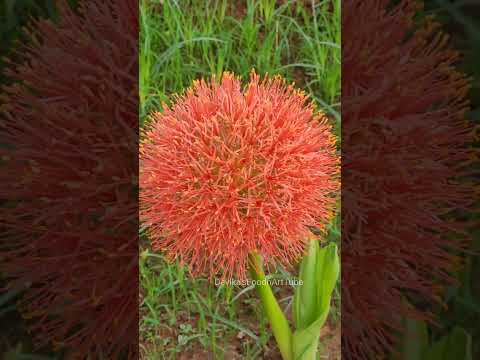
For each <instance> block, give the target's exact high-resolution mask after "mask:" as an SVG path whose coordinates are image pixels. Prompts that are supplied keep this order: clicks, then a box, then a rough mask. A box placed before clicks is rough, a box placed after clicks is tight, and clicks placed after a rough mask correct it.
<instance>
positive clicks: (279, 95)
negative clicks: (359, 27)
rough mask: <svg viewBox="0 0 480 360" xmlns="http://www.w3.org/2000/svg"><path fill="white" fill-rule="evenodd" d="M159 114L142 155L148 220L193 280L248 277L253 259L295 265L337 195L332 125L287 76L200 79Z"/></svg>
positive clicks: (155, 240) (162, 246) (143, 213)
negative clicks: (254, 256)
mask: <svg viewBox="0 0 480 360" xmlns="http://www.w3.org/2000/svg"><path fill="white" fill-rule="evenodd" d="M163 110H164V111H163V112H157V113H154V114H153V116H152V117H151V123H150V125H149V126H148V129H147V130H146V132H145V133H144V134H143V139H142V140H141V149H140V218H141V221H143V222H144V223H145V225H147V227H148V229H149V230H148V232H149V235H150V238H151V241H152V244H153V248H154V249H156V250H163V251H164V252H165V254H166V256H167V257H168V258H170V259H173V258H177V259H179V260H180V262H181V263H186V264H188V265H189V267H190V269H191V270H192V272H193V273H194V274H197V273H207V274H210V275H211V276H213V275H218V274H221V275H222V276H223V277H224V278H231V277H233V276H236V277H238V278H245V276H246V266H247V257H248V254H249V253H252V252H256V253H258V254H261V255H262V256H263V257H264V259H265V261H266V263H268V264H272V263H274V262H275V261H278V262H279V263H282V264H289V263H291V262H292V261H293V260H295V259H297V258H298V257H299V256H300V255H302V253H303V252H304V247H305V242H306V241H307V235H308V232H309V229H308V226H317V227H319V228H323V227H324V226H325V223H326V222H327V221H328V220H329V219H330V217H331V215H332V212H333V206H334V203H335V197H334V196H333V193H334V192H335V191H336V190H337V189H338V187H339V180H338V176H337V175H338V163H339V160H338V157H337V155H336V149H335V138H334V136H333V135H332V133H331V127H330V125H328V121H327V118H326V117H325V116H324V115H323V114H322V113H318V112H316V111H315V108H314V105H313V103H311V102H309V101H308V98H307V96H305V95H304V94H303V93H302V92H300V91H298V90H296V89H295V88H294V87H293V86H292V85H287V84H286V83H285V81H284V80H282V79H281V78H280V77H275V78H273V79H268V78H265V79H263V80H261V79H260V78H259V76H258V75H256V74H255V73H254V72H252V74H251V77H250V82H249V84H248V85H247V86H246V88H245V89H242V86H241V82H240V80H239V79H238V78H235V77H234V76H233V75H232V74H230V73H224V74H223V76H222V79H221V81H217V80H216V79H212V80H211V81H208V82H207V81H204V80H201V81H195V82H194V84H193V86H192V88H190V89H188V90H187V92H186V94H185V95H184V96H177V97H175V98H174V104H173V105H172V107H170V108H168V107H167V106H166V105H164V109H163Z"/></svg>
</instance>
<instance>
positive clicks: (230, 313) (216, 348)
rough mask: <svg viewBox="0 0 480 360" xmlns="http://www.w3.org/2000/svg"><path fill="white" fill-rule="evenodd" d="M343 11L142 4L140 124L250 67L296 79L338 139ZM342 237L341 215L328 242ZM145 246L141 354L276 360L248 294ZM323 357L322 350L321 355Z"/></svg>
mask: <svg viewBox="0 0 480 360" xmlns="http://www.w3.org/2000/svg"><path fill="white" fill-rule="evenodd" d="M232 3H235V5H236V8H234V6H232V5H231V4H232ZM340 4H341V2H340V1H339V0H327V1H312V2H311V1H304V2H303V1H275V0H262V1H260V0H258V1H254V0H244V1H238V2H237V1H236V2H231V1H226V0H210V1H208V0H203V1H193V0H184V1H180V0H164V1H160V0H141V1H140V26H141V32H140V79H139V81H140V116H141V122H142V123H144V121H145V120H146V119H147V116H148V114H149V113H150V112H151V111H152V110H159V109H160V104H161V103H162V102H167V103H168V102H169V97H170V95H171V94H173V93H181V92H182V91H183V90H184V89H185V88H187V87H188V86H190V85H191V83H192V81H193V80H194V79H198V78H202V77H203V78H206V77H209V76H210V75H211V74H215V75H217V76H219V75H221V74H222V72H223V71H226V70H227V71H233V72H234V73H236V74H238V75H241V76H242V77H243V78H247V77H248V74H249V72H250V71H251V69H252V68H254V69H255V70H256V71H257V73H259V74H261V75H263V74H266V73H268V74H271V75H272V74H280V75H282V76H284V77H285V78H286V79H287V80H289V81H295V82H296V84H297V86H298V87H301V88H302V89H304V90H305V91H306V92H308V93H309V94H310V95H311V97H312V99H313V100H314V101H315V102H316V103H317V104H318V106H319V108H321V109H323V110H324V111H325V112H326V113H327V114H329V117H330V118H331V120H332V123H333V124H334V125H335V129H336V133H337V135H338V136H339V135H340V115H339V108H340V104H339V99H340V81H341V78H340V74H341V66H340V58H341V49H340V40H341V39H340V26H341V24H340V20H341V17H340ZM339 239H340V230H339V221H338V217H337V218H336V219H335V221H334V222H333V223H332V225H331V226H330V231H329V240H333V241H339ZM142 243H143V246H141V260H140V318H141V320H140V343H141V344H140V349H141V353H142V356H143V358H144V359H174V358H185V359H190V358H193V354H198V356H200V358H212V356H213V358H214V359H228V360H230V359H237V358H238V359H259V358H264V359H278V356H279V355H278V352H277V350H276V346H275V344H274V341H273V339H272V335H271V333H270V331H269V328H268V324H267V323H266V319H265V318H264V317H263V315H262V312H261V306H260V303H259V301H258V299H257V297H256V294H255V293H254V291H252V289H251V288H245V289H242V288H231V287H227V286H220V287H217V286H215V284H213V283H212V282H210V281H208V280H207V279H196V280H192V279H191V278H190V277H189V276H188V274H187V273H186V271H185V270H184V269H182V268H181V267H180V266H178V264H169V263H167V262H166V261H165V260H164V258H163V257H162V255H161V254H157V253H153V252H152V251H151V250H149V248H148V240H147V239H143V242H142ZM291 272H292V274H291V273H289V272H287V271H285V270H283V269H279V270H278V272H277V273H275V274H272V276H275V277H281V278H289V277H292V276H294V275H295V274H296V269H294V270H293V271H292V270H291ZM275 291H277V292H278V297H279V298H280V299H281V304H282V306H283V307H284V308H289V307H290V306H291V301H292V294H293V289H292V288H285V287H283V288H281V289H275ZM334 297H335V301H334V303H335V304H334V306H333V309H332V316H331V320H330V323H331V324H332V323H337V324H338V322H339V318H340V291H339V289H337V290H336V292H335V296H334ZM289 312H290V311H289ZM324 345H325V344H324ZM327 351H328V346H326V345H325V350H324V352H323V355H325V354H326V352H327ZM202 354H204V355H205V356H203V357H202ZM208 356H209V357H208ZM329 358H330V359H332V360H333V359H334V357H333V356H331V357H329Z"/></svg>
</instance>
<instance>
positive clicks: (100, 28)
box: [0, 0, 138, 359]
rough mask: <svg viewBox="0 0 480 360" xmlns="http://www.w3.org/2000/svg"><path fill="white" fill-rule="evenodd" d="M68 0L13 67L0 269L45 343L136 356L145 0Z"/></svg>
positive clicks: (5, 117) (3, 130) (1, 145)
mask: <svg viewBox="0 0 480 360" xmlns="http://www.w3.org/2000/svg"><path fill="white" fill-rule="evenodd" d="M58 3H59V5H60V7H59V14H58V15H59V16H58V19H59V20H58V22H53V21H47V20H38V21H35V22H34V23H33V24H31V26H30V32H31V35H32V39H31V41H29V42H28V43H27V44H25V45H22V48H21V50H23V51H21V52H18V53H17V54H16V60H18V58H20V59H22V60H24V61H23V62H21V64H20V65H17V64H16V63H15V62H13V61H11V63H10V67H9V72H8V74H7V75H8V76H9V78H10V80H11V85H9V86H7V87H6V88H5V89H4V90H5V95H4V98H3V99H2V109H1V110H2V112H1V117H2V118H1V120H0V167H1V169H0V182H1V183H2V186H0V201H1V202H2V206H1V207H0V239H1V241H0V272H1V273H2V276H3V275H5V276H6V277H7V279H8V282H9V287H10V288H12V289H18V290H22V297H21V298H20V300H19V304H18V305H19V306H18V307H19V309H20V310H21V312H22V314H23V316H24V317H25V318H26V319H28V320H27V324H28V325H29V329H30V331H31V334H32V336H33V337H34V340H35V342H36V345H37V346H38V347H42V346H44V345H47V344H48V343H50V345H51V344H52V343H53V344H54V345H55V346H56V347H60V348H61V349H62V350H64V351H65V352H64V354H65V358H68V359H97V358H108V359H119V358H126V356H125V357H120V354H123V355H125V354H128V355H129V358H131V359H137V358H138V354H137V352H138V256H137V255H138V189H137V187H138V181H137V177H138V88H137V79H138V74H137V73H138V58H137V43H138V20H137V18H138V4H137V2H136V1H131V0H128V1H125V0H108V1H84V2H82V3H81V5H79V8H78V9H76V10H75V11H74V10H72V9H70V8H69V7H68V5H66V1H59V2H58ZM0 291H1V290H0Z"/></svg>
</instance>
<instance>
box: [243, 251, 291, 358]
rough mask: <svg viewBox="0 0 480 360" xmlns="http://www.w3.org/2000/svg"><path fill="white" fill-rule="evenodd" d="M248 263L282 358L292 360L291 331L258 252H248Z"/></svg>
mask: <svg viewBox="0 0 480 360" xmlns="http://www.w3.org/2000/svg"><path fill="white" fill-rule="evenodd" d="M249 265H250V273H251V275H252V278H253V280H255V283H256V288H257V292H258V294H259V295H260V299H261V301H262V304H263V308H264V310H265V313H266V315H267V318H268V321H269V322H270V325H271V327H272V331H273V335H274V336H275V340H276V341H277V345H278V347H279V349H280V353H281V354H282V358H283V360H293V350H292V331H291V330H290V326H289V325H288V321H287V318H286V317H285V314H284V313H283V311H282V309H281V308H280V305H278V302H277V299H275V296H274V295H273V292H272V289H271V287H270V285H269V283H268V281H267V279H266V276H265V273H264V272H263V266H262V260H261V258H260V256H259V255H258V254H250V256H249Z"/></svg>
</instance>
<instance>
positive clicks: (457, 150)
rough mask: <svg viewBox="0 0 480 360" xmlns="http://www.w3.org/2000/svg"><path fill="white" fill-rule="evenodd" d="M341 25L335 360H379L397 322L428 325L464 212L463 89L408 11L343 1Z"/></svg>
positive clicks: (458, 243) (404, 6)
mask: <svg viewBox="0 0 480 360" xmlns="http://www.w3.org/2000/svg"><path fill="white" fill-rule="evenodd" d="M343 9H344V10H343V13H342V121H343V124H342V183H343V189H342V208H343V219H342V222H343V223H342V274H343V277H342V289H343V292H342V304H343V305H342V323H343V324H345V326H342V338H343V344H342V358H344V359H370V358H384V356H385V354H386V353H387V352H388V351H390V350H392V348H393V347H394V346H395V336H396V334H397V333H398V331H400V332H401V331H402V317H412V318H417V319H431V318H432V316H433V315H432V314H429V313H428V312H426V311H424V309H422V308H421V307H416V306H414V305H415V304H416V301H425V300H427V301H439V294H440V293H441V292H439V291H440V290H441V288H439V284H442V283H445V282H449V281H451V280H452V276H451V272H452V271H453V270H454V269H455V268H456V266H457V265H458V262H459V261H458V260H459V258H458V257H457V256H456V255H455V254H458V251H457V250H459V249H462V248H463V247H464V245H465V244H466V239H467V235H466V234H465V232H464V229H463V226H464V224H462V223H460V222H458V221H457V220H455V218H454V217H453V216H451V214H452V213H453V212H454V211H458V210H463V209H465V208H466V207H467V206H468V204H469V198H470V192H469V184H467V183H465V182H461V181H460V178H461V177H462V176H464V175H465V174H466V166H467V165H468V164H469V162H470V161H471V159H472V151H471V150H470V149H469V147H468V144H469V143H470V142H471V141H472V139H473V138H472V127H471V124H470V123H469V121H468V120H467V119H466V113H467V110H468V109H469V102H468V100H467V92H468V84H469V81H468V79H467V78H466V76H465V75H463V74H461V73H460V72H458V71H457V70H456V63H457V61H458V59H459V54H458V53H457V52H455V51H453V50H452V49H451V48H450V46H449V42H448V36H447V35H445V34H444V33H442V32H441V31H440V30H439V25H438V24H437V23H435V21H434V19H432V18H431V17H423V18H418V17H416V14H418V12H419V11H421V7H420V6H419V4H418V2H416V1H410V0H403V1H399V2H398V3H396V4H392V2H391V1H388V0H380V1H377V0H371V1H370V0H368V1H357V0H346V1H345V2H344V8H343Z"/></svg>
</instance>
